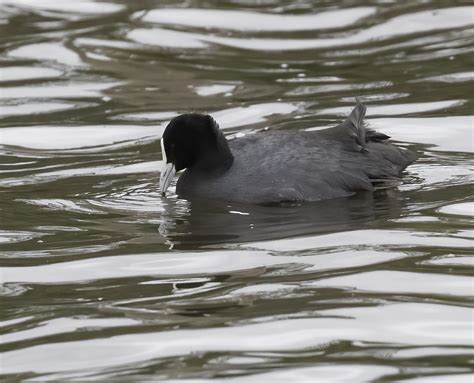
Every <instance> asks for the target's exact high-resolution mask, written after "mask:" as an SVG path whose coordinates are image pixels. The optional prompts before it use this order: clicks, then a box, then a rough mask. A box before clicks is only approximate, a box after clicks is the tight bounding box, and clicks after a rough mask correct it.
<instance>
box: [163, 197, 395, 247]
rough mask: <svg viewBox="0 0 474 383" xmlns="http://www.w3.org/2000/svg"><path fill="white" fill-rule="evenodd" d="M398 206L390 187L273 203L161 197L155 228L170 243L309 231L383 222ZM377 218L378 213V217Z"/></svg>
mask: <svg viewBox="0 0 474 383" xmlns="http://www.w3.org/2000/svg"><path fill="white" fill-rule="evenodd" d="M403 206H404V200H403V198H402V196H401V193H400V192H399V191H398V190H397V189H396V188H390V189H383V190H377V191H376V192H374V193H371V192H364V193H357V194H355V195H354V196H352V197H349V198H338V199H332V200H324V201H318V202H304V203H296V202H291V203H290V202H287V203H280V204H278V205H268V206H262V205H247V204H236V203H228V202H227V203H226V202H220V201H219V202H218V201H211V200H203V199H199V200H197V199H196V200H190V201H188V200H184V199H173V198H169V199H166V200H165V202H164V208H165V211H164V212H163V215H162V217H161V220H162V223H161V224H160V226H159V228H158V231H159V233H160V234H161V235H162V236H163V237H165V239H166V241H167V243H168V244H169V245H170V246H171V247H173V248H174V249H181V250H186V249H196V246H210V245H218V244H229V243H230V244H236V243H245V242H254V241H264V240H275V239H282V238H290V237H298V236H309V235H313V234H324V233H333V232H340V231H346V230H355V229H363V228H368V227H371V228H374V227H375V228H378V227H379V225H380V224H382V223H383V224H384V225H386V224H387V223H386V222H387V218H389V219H390V218H397V217H398V216H399V215H400V212H401V211H402V209H403ZM381 218H383V219H381Z"/></svg>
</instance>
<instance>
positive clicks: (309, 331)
mask: <svg viewBox="0 0 474 383" xmlns="http://www.w3.org/2000/svg"><path fill="white" fill-rule="evenodd" d="M342 3H343V4H344V5H343V6H341V4H342ZM473 23H474V7H473V6H471V5H469V2H467V1H449V2H448V1H446V2H441V1H406V2H391V1H365V2H364V1H348V2H332V1H319V2H316V1H314V2H310V1H276V0H262V1H248V0H225V1H201V2H200V1H192V0H189V1H152V0H148V1H115V2H113V1H109V2H105V1H104V2H102V3H99V2H92V1H51V0H49V1H34V0H1V1H0V259H1V268H0V273H1V281H2V285H1V290H0V291H1V295H2V305H1V322H0V326H1V327H0V330H1V351H2V355H1V356H0V363H1V373H2V374H3V378H4V381H20V380H28V381H45V380H55V381H84V380H104V381H120V382H129V381H158V380H167V381H178V380H182V379H189V380H191V381H193V382H196V381H209V380H213V379H214V380H217V381H221V380H229V381H231V382H268V381H274V382H319V381H320V382H365V381H404V382H420V383H421V382H471V381H472V379H473V375H472V370H473V364H472V361H473V354H474V347H473V343H474V339H473V313H474V312H473V310H472V303H473V301H472V296H473V293H474V291H473V289H474V288H473V286H474V285H473V279H472V266H473V256H472V246H473V241H472V235H473V231H472V215H473V210H474V203H473V202H472V182H473V177H472V166H473V155H472V152H473V133H472V132H473V130H472V128H473V117H472V110H473V106H474V103H473V88H472V86H473V77H474V72H473V69H472V68H473V61H474V60H473V56H472V51H473V47H474V44H473V42H474V33H473V29H472V27H473ZM355 96H360V97H361V99H362V100H363V101H364V102H365V103H366V104H367V106H368V119H369V123H370V125H371V126H372V127H374V128H376V129H378V130H380V131H382V132H384V133H387V134H389V135H391V136H392V137H393V138H394V139H396V140H397V141H400V142H401V144H402V145H409V146H411V147H412V148H413V149H414V150H416V151H417V152H418V154H419V156H420V158H419V160H418V161H417V162H416V163H415V164H414V165H413V166H411V167H410V168H409V169H408V170H407V172H406V174H405V175H404V179H403V182H402V183H401V184H400V185H398V186H395V187H393V188H389V189H384V190H378V191H377V192H376V193H374V194H371V193H369V194H360V195H356V196H354V197H353V198H348V199H342V200H333V201H325V202H322V203H312V204H292V205H286V206H279V207H259V206H246V205H236V204H225V203H224V204H221V203H213V202H209V201H207V202H206V201H201V202H196V203H193V204H191V203H190V202H188V201H186V200H180V199H178V198H177V197H176V196H173V193H171V195H170V197H168V198H166V199H164V198H162V197H161V196H160V195H159V191H158V178H159V169H160V160H161V154H160V145H159V138H160V136H161V134H162V132H163V128H164V127H165V126H166V124H167V122H168V121H169V119H170V118H172V117H173V116H175V115H177V114H179V113H182V112H187V111H198V112H205V113H211V114H212V115H213V116H214V117H215V119H216V120H217V121H218V122H219V123H220V126H221V128H222V129H224V130H225V131H226V132H227V133H228V134H229V135H239V134H245V133H249V132H252V131H255V130H258V129H262V128H266V127H268V128H269V129H286V130H298V129H310V128H319V127H327V126H331V125H334V124H337V123H338V122H339V121H341V119H342V118H344V116H345V115H346V114H347V113H348V112H349V110H350V108H351V106H352V105H353V103H354V97H355ZM171 189H172V191H173V190H174V187H172V188H171Z"/></svg>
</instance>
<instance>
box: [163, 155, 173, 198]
mask: <svg viewBox="0 0 474 383" xmlns="http://www.w3.org/2000/svg"><path fill="white" fill-rule="evenodd" d="M175 174H176V169H175V167H174V164H172V163H171V162H170V163H163V167H162V168H161V176H160V190H161V194H162V195H165V193H166V190H167V189H168V187H169V186H170V183H171V181H172V180H173V177H174V175H175Z"/></svg>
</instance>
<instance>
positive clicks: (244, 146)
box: [160, 101, 415, 204]
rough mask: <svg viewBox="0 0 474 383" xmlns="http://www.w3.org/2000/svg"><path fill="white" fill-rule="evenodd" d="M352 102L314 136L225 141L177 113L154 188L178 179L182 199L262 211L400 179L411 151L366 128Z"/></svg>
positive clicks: (207, 119)
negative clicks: (337, 119)
mask: <svg viewBox="0 0 474 383" xmlns="http://www.w3.org/2000/svg"><path fill="white" fill-rule="evenodd" d="M365 111H366V107H365V106H364V105H362V104H361V103H360V102H359V101H357V103H356V106H355V108H354V109H353V110H352V112H351V114H350V115H349V117H348V118H347V119H346V120H345V121H344V122H343V123H341V124H340V125H338V126H336V127H333V128H329V129H324V130H316V131H296V132H295V131H286V132H285V131H270V132H259V133H255V134H251V135H247V136H245V137H242V138H237V139H233V140H229V141H228V140H226V138H225V137H224V135H223V134H222V132H221V131H220V130H219V125H218V124H217V122H216V121H215V120H214V119H213V118H212V117H211V116H209V115H203V114H195V113H189V114H183V115H180V116H178V117H175V118H173V119H172V120H171V121H170V123H169V124H168V126H167V127H166V129H165V131H164V134H163V138H162V140H161V144H162V154H163V169H162V172H161V177H160V189H161V192H162V194H163V195H164V194H165V193H166V190H167V189H168V187H169V185H170V183H171V181H172V179H173V177H174V175H175V173H176V172H178V171H180V170H183V169H186V170H185V171H184V173H183V174H182V175H181V176H180V177H179V179H178V182H177V185H176V192H177V194H178V195H179V196H183V197H186V198H193V197H200V198H210V199H217V200H224V201H229V202H231V201H233V202H243V203H254V204H268V203H277V202H283V201H318V200H323V199H329V198H338V197H345V196H349V195H352V194H354V193H355V192H357V191H362V190H365V191H370V190H373V189H374V184H376V183H380V182H382V183H383V182H384V181H387V180H394V179H399V178H400V175H401V172H402V171H403V170H404V169H405V168H406V167H407V166H408V165H409V164H410V163H412V162H413V161H414V159H415V155H414V154H413V152H411V151H409V150H407V149H404V148H401V147H398V146H395V145H394V144H393V143H391V142H389V140H388V139H389V138H390V137H388V136H386V135H385V134H382V133H379V132H376V131H374V130H372V129H369V128H367V126H366V124H365V123H364V116H365Z"/></svg>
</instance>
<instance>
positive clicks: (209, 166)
mask: <svg viewBox="0 0 474 383" xmlns="http://www.w3.org/2000/svg"><path fill="white" fill-rule="evenodd" d="M199 157H200V158H199V161H197V163H196V164H195V166H193V170H195V171H199V172H203V173H205V174H208V175H210V176H218V175H221V174H223V173H225V172H226V171H227V170H229V169H230V167H231V166H232V164H233V162H234V156H233V155H232V152H231V150H230V148H229V144H228V143H227V140H226V138H225V137H224V135H223V134H222V133H220V132H219V134H218V137H217V139H216V140H215V141H214V142H212V143H206V144H205V145H203V146H202V147H201V150H200V156H199Z"/></svg>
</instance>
